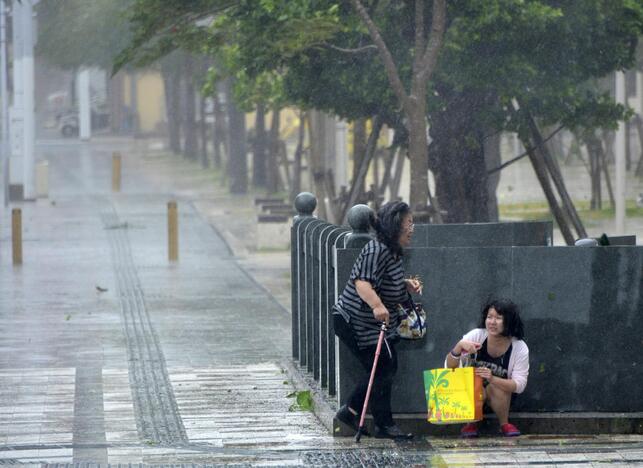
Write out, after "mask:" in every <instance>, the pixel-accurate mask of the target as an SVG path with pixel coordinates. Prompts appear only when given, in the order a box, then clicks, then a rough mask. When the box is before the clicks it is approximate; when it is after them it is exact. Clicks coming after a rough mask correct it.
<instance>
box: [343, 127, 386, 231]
mask: <svg viewBox="0 0 643 468" xmlns="http://www.w3.org/2000/svg"><path fill="white" fill-rule="evenodd" d="M372 124H373V128H372V130H371V134H370V135H369V137H368V142H367V143H366V154H365V157H364V158H363V159H362V162H361V164H360V166H359V168H358V169H357V172H356V173H355V174H353V180H352V183H351V189H350V192H349V195H348V200H347V202H346V204H345V205H344V207H343V209H342V221H343V223H346V221H347V215H348V210H350V209H351V208H352V207H353V205H355V203H357V202H358V201H359V196H360V190H359V187H360V186H364V181H365V180H366V174H367V173H368V166H369V165H370V164H371V161H372V160H373V157H374V155H375V150H376V148H377V140H378V138H379V136H380V132H381V131H382V126H383V122H382V121H381V119H380V118H379V116H377V115H376V116H375V117H373V122H372Z"/></svg>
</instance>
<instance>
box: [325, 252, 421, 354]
mask: <svg viewBox="0 0 643 468" xmlns="http://www.w3.org/2000/svg"><path fill="white" fill-rule="evenodd" d="M355 280H363V281H368V282H369V283H371V285H372V286H373V289H374V290H375V292H376V293H377V295H378V296H379V297H380V299H381V300H382V303H384V306H386V308H387V309H388V311H389V314H390V318H389V326H388V331H387V334H386V337H387V338H394V337H396V336H397V327H398V325H399V321H400V318H399V316H398V313H397V307H396V305H397V304H399V303H400V302H404V300H405V299H406V298H407V297H408V293H407V290H406V283H405V282H404V270H403V269H402V259H401V258H396V257H394V256H393V254H392V253H391V251H390V250H389V249H388V247H386V245H385V244H383V243H381V242H379V241H377V240H372V241H370V242H369V243H368V244H366V245H365V246H364V248H363V249H362V252H361V253H360V255H359V257H358V258H357V260H356V261H355V264H354V265H353V270H352V271H351V276H350V278H349V280H348V282H347V283H346V287H345V288H344V291H343V292H342V293H341V295H340V296H339V300H338V301H337V304H335V309H336V310H337V312H339V313H340V314H342V316H344V318H345V319H346V321H348V322H349V323H350V325H351V328H352V330H353V333H354V334H355V338H356V340H357V344H358V346H359V347H360V348H366V347H368V346H373V345H376V344H377V339H378V337H379V332H380V326H381V323H380V322H377V320H375V317H374V316H373V310H372V309H371V308H370V307H369V306H368V304H367V303H366V302H364V301H363V300H362V298H361V297H359V295H358V294H357V290H356V289H355Z"/></svg>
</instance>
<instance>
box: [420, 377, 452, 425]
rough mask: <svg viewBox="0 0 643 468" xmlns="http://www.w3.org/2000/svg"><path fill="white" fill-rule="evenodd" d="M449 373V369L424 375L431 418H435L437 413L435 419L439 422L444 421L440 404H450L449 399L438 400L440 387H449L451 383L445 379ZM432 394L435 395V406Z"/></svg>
mask: <svg viewBox="0 0 643 468" xmlns="http://www.w3.org/2000/svg"><path fill="white" fill-rule="evenodd" d="M438 372H439V374H438ZM449 372H450V370H449V369H435V370H431V371H430V372H425V373H424V388H425V389H426V400H427V402H429V418H431V417H432V416H433V412H434V411H435V417H436V419H437V420H438V421H439V420H441V419H442V412H441V411H440V403H442V405H443V406H445V405H447V404H448V403H449V399H448V398H446V397H443V398H438V392H437V390H438V388H440V387H442V388H448V387H449V381H448V380H447V379H446V378H445V376H446V375H447V374H448V373H449ZM431 394H433V403H434V404H433V405H432V404H431Z"/></svg>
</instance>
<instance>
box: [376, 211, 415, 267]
mask: <svg viewBox="0 0 643 468" xmlns="http://www.w3.org/2000/svg"><path fill="white" fill-rule="evenodd" d="M410 212H411V209H410V208H409V205H407V204H406V203H404V202H402V201H391V202H388V203H385V204H384V205H382V207H381V208H380V209H379V210H377V217H376V218H375V222H374V223H373V227H374V228H375V233H376V235H377V240H378V241H380V242H381V243H382V244H384V245H386V246H387V247H388V248H389V250H390V251H391V252H392V253H393V255H395V256H397V257H401V256H402V246H401V245H400V232H402V220H403V219H404V216H405V215H407V214H409V213H410Z"/></svg>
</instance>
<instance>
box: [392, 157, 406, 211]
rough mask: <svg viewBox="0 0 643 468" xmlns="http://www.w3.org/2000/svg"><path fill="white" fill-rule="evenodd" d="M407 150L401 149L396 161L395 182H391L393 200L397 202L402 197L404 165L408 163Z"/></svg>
mask: <svg viewBox="0 0 643 468" xmlns="http://www.w3.org/2000/svg"><path fill="white" fill-rule="evenodd" d="M405 153H406V148H402V147H401V148H400V149H399V150H398V151H397V159H396V160H395V169H394V170H393V180H391V190H390V193H391V200H397V199H398V198H399V197H400V182H402V174H403V172H404V163H406V154H405Z"/></svg>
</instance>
